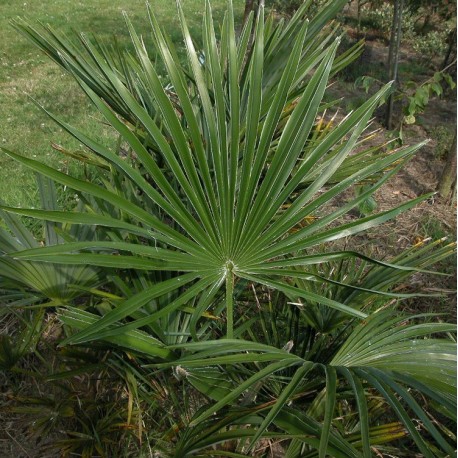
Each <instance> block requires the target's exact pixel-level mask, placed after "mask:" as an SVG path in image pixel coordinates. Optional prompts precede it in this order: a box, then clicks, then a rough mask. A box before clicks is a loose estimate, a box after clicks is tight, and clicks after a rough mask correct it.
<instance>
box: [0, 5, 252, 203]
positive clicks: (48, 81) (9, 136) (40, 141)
mask: <svg viewBox="0 0 458 458" xmlns="http://www.w3.org/2000/svg"><path fill="white" fill-rule="evenodd" d="M152 5H153V9H154V11H155V13H156V14H157V17H158V18H159V20H160V22H161V24H162V25H163V26H164V27H165V29H166V31H167V33H168V34H169V35H170V36H171V37H172V39H173V40H174V41H175V42H178V40H179V37H180V36H181V35H180V31H179V24H178V18H177V14H176V7H175V2H174V1H173V0H155V1H154V2H152ZM225 5H226V1H225V0H212V6H213V9H214V16H215V18H220V17H222V15H223V13H224V10H225ZM243 5H244V2H243V1H242V0H235V1H234V6H235V8H236V10H237V11H238V13H239V16H240V15H241V12H242V9H243ZM203 7H204V0H187V1H185V2H184V9H185V11H186V15H187V18H188V22H189V24H188V25H189V27H190V29H191V32H192V33H193V35H194V36H197V37H199V31H200V28H201V17H202V12H203ZM124 10H125V11H127V13H128V14H129V17H130V18H131V20H132V22H133V23H134V25H135V26H136V29H137V31H138V32H139V33H142V34H144V35H145V36H146V37H148V35H149V24H148V19H147V15H146V7H145V2H144V1H143V0H134V1H132V0H130V1H127V0H82V1H76V2H73V1H72V2H69V1H68V0H53V1H44V0H42V1H35V0H34V1H25V2H24V1H23V0H21V1H19V0H8V1H7V0H0V107H1V109H0V142H1V146H3V147H4V148H8V149H10V150H12V151H15V152H19V153H21V154H24V155H26V156H29V157H35V158H37V159H39V160H40V161H44V162H47V163H53V164H54V165H55V164H59V167H60V168H61V169H63V170H66V169H68V168H70V169H73V170H72V172H74V173H78V169H77V168H79V167H81V166H80V165H79V164H77V163H72V162H71V161H69V160H68V159H67V158H66V157H65V156H62V155H61V154H60V153H56V152H55V151H54V150H53V149H52V147H51V143H57V144H62V145H63V146H65V147H66V148H67V149H70V150H71V149H77V148H78V147H79V145H78V143H77V142H76V141H75V140H73V139H71V138H70V136H68V135H67V134H66V133H64V132H63V131H62V129H60V128H59V127H58V126H57V125H55V124H54V123H53V121H52V120H50V119H49V118H48V117H47V115H46V114H45V113H44V112H43V111H42V110H40V109H39V108H38V107H37V106H36V105H35V104H34V102H33V101H32V99H31V97H33V98H34V99H35V100H36V101H37V102H38V103H39V104H40V105H42V106H43V107H45V108H46V109H48V110H49V111H51V112H53V113H56V114H59V115H60V116H61V118H62V119H64V120H66V121H69V122H70V123H71V124H73V125H75V126H77V127H79V128H80V129H82V130H83V131H84V132H86V133H90V135H91V136H93V137H94V138H95V139H97V140H99V141H102V142H103V143H105V144H108V145H110V144H114V143H115V137H114V135H113V133H112V132H110V130H109V129H107V128H106V127H105V126H104V125H103V123H102V122H101V120H100V118H99V117H97V116H96V114H95V110H93V109H92V106H91V104H90V103H89V101H88V100H87V99H86V97H85V96H84V95H83V94H82V92H81V90H80V89H79V87H78V86H77V84H76V83H75V82H74V81H73V80H72V79H71V78H70V77H69V76H68V75H66V74H65V72H64V71H63V70H62V69H61V68H59V67H58V66H57V65H56V64H54V63H53V62H52V61H51V60H50V59H48V58H47V57H46V56H45V55H43V54H42V53H41V52H40V51H39V50H37V49H36V48H35V47H34V46H33V45H32V44H31V43H29V42H28V41H27V40H26V39H25V38H24V37H22V36H21V35H20V34H19V33H18V32H16V31H15V30H14V29H13V28H12V26H11V25H10V20H11V19H12V18H15V17H17V16H22V17H26V18H27V19H28V20H30V21H31V22H32V23H36V22H37V21H41V22H43V23H49V24H50V25H51V26H52V27H53V28H55V29H57V30H58V31H60V32H64V33H66V34H70V35H71V33H72V29H73V30H75V31H77V32H87V33H91V32H93V33H95V34H96V36H97V37H98V38H101V39H103V40H110V39H112V37H113V36H116V38H117V39H118V40H119V41H120V42H121V43H126V44H127V43H128V33H127V29H126V27H125V24H124V19H123V17H122V11H124ZM0 199H2V200H3V201H5V202H6V203H7V204H9V205H13V206H36V205H37V204H38V195H37V191H36V184H35V176H34V174H33V173H31V172H30V171H29V170H27V169H25V168H23V167H21V166H20V165H19V164H17V163H16V162H14V161H12V160H11V159H9V158H8V157H7V156H6V155H5V154H3V153H0Z"/></svg>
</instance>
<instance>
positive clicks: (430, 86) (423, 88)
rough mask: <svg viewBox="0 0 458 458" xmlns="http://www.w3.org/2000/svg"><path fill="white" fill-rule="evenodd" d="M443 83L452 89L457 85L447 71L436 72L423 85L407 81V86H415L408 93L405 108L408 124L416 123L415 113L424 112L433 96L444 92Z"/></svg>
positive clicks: (438, 95)
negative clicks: (411, 91)
mask: <svg viewBox="0 0 458 458" xmlns="http://www.w3.org/2000/svg"><path fill="white" fill-rule="evenodd" d="M443 84H447V85H448V86H449V87H450V88H451V89H454V88H455V87H456V84H455V82H454V81H453V79H452V77H451V76H450V75H449V74H448V73H446V72H436V73H435V74H434V76H433V77H432V78H431V79H429V80H428V81H425V82H424V83H423V84H421V85H416V84H415V83H414V82H410V84H409V83H407V85H406V86H407V87H411V88H413V93H411V94H410V93H407V94H406V98H407V106H406V107H405V110H404V112H405V118H404V120H405V122H406V123H407V124H414V123H415V115H416V114H418V113H422V112H423V110H424V109H425V108H426V107H427V105H428V103H429V99H430V98H431V97H432V96H437V97H440V96H441V95H442V94H443V92H444V90H443V87H442V85H443Z"/></svg>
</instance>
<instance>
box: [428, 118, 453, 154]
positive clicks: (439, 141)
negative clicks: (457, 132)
mask: <svg viewBox="0 0 458 458" xmlns="http://www.w3.org/2000/svg"><path fill="white" fill-rule="evenodd" d="M428 134H429V135H430V137H431V139H432V140H434V141H435V142H436V145H435V147H434V156H435V157H436V158H437V159H444V158H445V157H446V155H447V152H448V151H449V149H450V148H451V145H452V144H453V136H454V132H453V130H452V129H450V128H449V127H446V126H437V127H433V128H432V129H431V130H430V131H429V132H428Z"/></svg>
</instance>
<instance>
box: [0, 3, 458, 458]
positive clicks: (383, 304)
mask: <svg viewBox="0 0 458 458" xmlns="http://www.w3.org/2000/svg"><path fill="white" fill-rule="evenodd" d="M345 3H346V0H341V1H340V0H339V1H334V0H333V1H330V2H328V3H326V4H325V5H323V6H322V7H321V8H320V9H318V10H317V11H316V12H315V13H314V14H311V12H310V10H309V7H310V3H308V4H307V3H306V4H304V5H303V6H301V8H300V9H299V10H298V12H297V13H296V14H295V15H294V16H293V17H292V19H291V20H290V21H289V22H288V23H285V22H283V21H280V22H276V21H274V19H273V17H269V18H267V19H266V20H265V19H264V11H263V9H262V8H261V10H260V12H259V15H258V17H257V18H254V17H253V15H251V16H250V18H249V20H248V22H247V24H246V26H245V28H244V29H243V30H242V31H241V34H240V36H238V37H237V36H236V33H235V31H236V27H235V21H234V14H233V11H232V4H231V2H229V3H228V12H227V14H226V15H225V18H224V21H223V23H222V26H221V28H220V30H221V34H220V37H219V40H217V38H216V31H215V25H214V22H213V16H212V9H211V7H210V4H209V3H207V4H206V8H205V13H204V18H203V25H202V39H201V43H202V48H201V49H196V46H197V45H196V42H197V41H196V40H194V39H193V38H192V37H191V34H190V32H189V29H188V26H187V22H186V19H185V14H184V12H183V10H182V8H181V5H180V3H178V17H179V19H180V25H181V32H182V35H183V40H184V43H185V47H186V58H185V59H183V60H180V59H179V58H178V52H177V50H176V49H175V47H174V45H173V44H172V42H171V40H170V39H169V38H168V37H167V35H166V34H165V32H164V30H163V29H162V28H161V27H160V26H159V24H158V21H157V19H156V17H155V15H154V13H153V11H152V9H151V8H150V7H148V19H149V21H150V26H151V32H152V37H153V44H152V45H150V44H148V43H145V42H144V41H143V40H142V38H141V36H140V35H138V34H137V32H136V31H135V29H134V27H133V25H132V24H131V22H130V20H129V19H128V18H127V16H126V24H127V29H128V31H129V34H130V36H131V40H132V49H133V52H129V53H128V52H125V51H124V50H123V49H122V48H120V47H119V46H116V44H115V45H114V46H113V47H112V48H108V47H106V46H104V45H101V44H100V43H99V42H97V41H93V40H92V41H91V40H89V39H88V38H87V37H86V36H84V35H83V36H81V39H80V42H79V44H78V45H77V44H74V42H72V41H70V40H67V39H66V38H65V37H63V36H61V35H60V34H58V33H56V32H55V31H54V30H53V29H52V28H50V27H33V26H30V25H28V24H27V23H26V22H24V21H22V20H17V21H15V26H16V28H17V29H19V30H20V31H21V32H22V33H23V34H24V35H26V36H27V37H28V38H29V39H31V40H32V41H33V42H34V43H35V44H36V45H38V46H39V47H40V48H41V49H43V50H45V51H46V53H47V54H48V55H50V56H51V58H53V59H54V60H55V61H56V62H57V63H58V64H59V65H61V66H62V67H63V68H65V69H66V70H67V71H68V72H69V73H70V74H71V75H72V76H73V77H74V78H75V80H76V81H77V82H78V84H79V85H80V86H81V89H82V90H83V91H84V93H85V94H86V95H87V96H88V98H89V100H90V101H91V102H92V103H93V104H94V106H95V107H96V109H97V110H98V111H99V113H100V114H101V115H103V117H104V118H105V120H106V123H107V124H109V125H110V126H111V128H112V129H113V130H114V131H116V132H117V135H118V136H119V142H118V146H117V147H116V148H113V149H110V148H108V147H107V146H106V145H104V144H101V143H100V142H98V141H97V140H95V139H93V138H91V137H90V136H88V135H87V134H85V133H84V132H82V131H80V130H79V129H76V128H74V127H72V126H71V125H70V124H69V123H67V122H66V121H65V120H62V119H60V118H59V117H58V116H56V115H54V114H50V116H51V117H52V118H53V119H54V120H55V121H56V122H57V123H58V125H59V126H60V127H61V128H62V129H65V130H66V131H67V132H68V133H69V134H71V135H72V136H73V137H74V138H75V139H76V140H77V141H78V142H80V143H81V144H83V145H85V147H86V148H87V151H88V153H83V154H81V153H79V152H78V154H75V153H74V152H73V153H72V154H73V155H74V156H77V157H78V158H79V159H80V160H81V161H82V162H83V163H88V162H90V163H91V164H93V165H94V166H96V167H98V168H99V169H100V176H99V177H98V179H96V180H85V179H84V178H82V177H80V176H77V177H75V176H72V175H70V174H68V173H63V172H62V171H59V170H56V168H54V167H50V166H48V165H45V164H43V163H41V162H39V161H36V160H34V159H31V158H27V157H24V156H21V155H19V154H17V153H14V152H12V151H10V150H8V149H6V148H3V151H4V152H5V153H6V154H7V155H8V156H9V157H11V158H13V159H15V160H17V161H18V162H19V163H21V164H23V165H24V166H26V167H28V168H30V170H33V171H35V172H37V173H38V174H40V175H42V176H44V177H46V179H42V182H41V183H42V184H41V188H42V194H43V197H44V199H43V208H42V209H23V208H12V207H7V206H3V207H2V212H3V213H2V215H3V216H4V218H5V220H6V221H7V222H8V223H9V226H10V227H11V231H12V232H13V233H14V234H15V236H16V237H18V238H19V237H22V239H23V241H22V242H21V239H20V241H19V242H21V243H19V242H17V241H15V239H14V237H13V236H12V235H11V234H9V233H8V232H7V231H5V232H4V240H5V242H4V245H5V246H6V248H7V249H4V254H5V257H4V259H6V260H7V261H8V263H9V264H8V265H11V268H12V269H19V268H22V266H24V265H26V266H27V268H32V267H33V268H35V269H45V268H46V269H48V268H49V269H50V272H51V274H52V275H51V278H53V279H54V278H59V277H58V275H65V277H66V283H65V284H66V285H67V286H68V288H69V291H66V295H64V294H60V295H56V294H54V293H53V294H52V295H51V294H50V293H49V291H48V289H45V288H40V287H39V286H40V284H41V283H44V281H45V280H44V278H43V276H38V277H37V278H35V283H34V284H33V285H32V286H33V288H31V285H29V284H27V287H28V288H31V289H32V291H33V293H34V294H37V295H38V294H39V299H37V303H39V305H42V304H44V305H46V304H47V302H46V301H47V300H49V299H50V300H51V301H52V302H51V305H53V306H58V316H59V319H60V321H61V323H62V325H63V330H64V333H65V338H63V339H59V346H60V347H64V348H65V349H66V350H67V351H75V350H74V348H77V349H81V351H83V352H84V351H86V350H84V349H85V348H90V349H91V350H90V351H88V353H91V354H92V352H96V350H97V349H100V350H101V351H103V350H105V351H106V352H107V353H106V356H105V357H104V360H103V363H100V362H99V361H98V360H97V362H96V363H91V362H89V361H88V358H82V359H83V361H82V364H81V365H79V367H78V368H76V369H71V368H70V367H69V366H70V365H68V364H67V367H63V368H62V371H61V372H60V373H57V374H56V373H54V374H53V375H52V376H51V377H50V379H51V380H60V379H67V378H68V380H69V382H68V383H70V384H71V383H72V381H73V377H74V376H75V375H80V374H81V372H80V371H83V373H84V371H85V366H86V371H87V372H90V370H97V371H103V372H105V371H107V372H108V371H115V372H116V373H117V374H118V376H119V378H121V379H122V380H123V381H124V386H127V387H128V390H129V394H128V398H129V402H128V408H127V417H128V418H129V420H128V421H127V425H130V424H131V421H130V420H131V419H132V418H133V417H134V409H133V407H132V406H133V405H134V404H135V405H136V406H137V407H138V411H141V410H142V409H141V407H143V406H145V405H146V406H147V409H148V408H149V409H150V410H152V411H153V413H152V414H151V418H150V419H149V421H148V422H147V423H148V425H149V426H150V428H151V430H150V431H148V432H147V433H146V436H147V438H146V443H147V446H148V447H149V448H150V450H149V453H150V454H152V453H158V454H159V453H160V454H162V455H163V456H171V457H177V458H178V457H180V458H181V457H185V456H218V457H220V456H247V455H248V456H249V455H250V454H253V453H257V452H256V449H257V447H259V444H260V441H264V440H269V439H271V438H277V439H279V440H284V441H285V442H284V449H285V453H286V456H288V457H299V456H301V457H312V456H319V457H320V458H321V457H324V456H326V455H330V456H335V457H357V456H361V455H363V456H370V454H371V447H374V446H375V447H377V449H381V450H383V448H384V447H385V446H387V444H389V446H391V447H396V446H397V442H396V441H397V440H398V439H400V438H403V437H406V436H408V437H409V440H410V441H412V442H411V444H409V446H410V447H412V443H414V444H415V447H416V448H417V449H418V450H419V451H420V452H421V453H422V454H423V455H424V456H427V457H429V456H434V454H435V452H436V451H438V452H439V453H441V454H452V453H453V445H452V440H450V438H449V437H448V435H447V432H446V431H445V430H444V429H443V428H441V426H438V425H437V424H436V423H435V422H434V421H432V420H431V419H430V416H429V412H433V413H435V412H436V411H437V410H440V411H441V413H442V414H443V415H444V416H445V418H447V419H448V418H450V421H454V415H455V410H456V402H455V399H454V392H455V390H456V379H455V365H454V364H453V361H454V360H455V356H456V354H455V349H456V348H455V344H454V342H453V341H452V340H451V338H450V337H449V336H450V335H451V334H450V333H451V332H453V331H454V329H455V326H454V325H451V324H447V323H435V322H433V320H432V317H430V316H424V315H419V316H413V317H409V316H405V315H403V314H399V313H397V311H396V305H397V304H398V301H399V300H401V299H405V298H410V297H413V296H414V295H413V294H411V293H407V292H405V291H404V290H403V289H402V287H401V285H402V284H403V282H404V281H406V279H408V278H409V276H411V275H412V274H413V273H415V272H423V273H428V270H427V269H428V268H430V266H431V265H432V264H434V263H435V262H437V261H440V260H441V259H443V258H446V257H448V256H450V255H451V254H452V253H453V252H454V250H455V246H454V245H453V244H450V245H446V244H443V243H440V242H437V243H432V244H431V245H428V246H425V247H413V248H411V249H410V250H408V251H406V252H404V253H401V254H400V255H399V256H397V257H396V258H395V259H394V260H391V261H390V262H387V261H385V260H384V261H380V260H377V259H372V258H370V257H368V256H366V255H365V254H361V253H356V252H354V251H350V250H341V249H338V248H336V246H335V245H333V244H331V242H337V241H343V240H345V239H346V238H347V237H349V236H353V235H356V234H359V233H361V232H363V231H365V230H367V229H369V228H371V227H375V226H377V225H380V224H382V223H384V222H385V221H387V220H389V219H391V218H394V217H395V216H396V215H398V214H399V213H401V212H402V211H406V210H408V209H410V208H412V207H413V206H414V205H415V204H416V203H418V202H421V201H422V200H423V199H425V198H427V197H429V196H423V197H420V198H417V199H415V200H413V201H411V202H407V203H404V204H402V205H400V206H399V207H397V208H394V209H391V210H386V211H383V212H380V213H371V214H370V215H368V216H365V217H362V218H357V219H354V218H349V219H346V220H345V219H343V218H342V217H344V216H350V212H351V211H352V210H353V209H355V208H357V207H358V206H360V205H363V204H364V203H365V202H367V200H368V199H370V196H372V195H373V193H374V192H375V191H376V190H378V189H379V188H380V187H381V186H382V185H383V184H384V183H385V182H386V181H387V180H388V179H389V178H390V177H392V176H393V175H394V174H395V173H396V172H397V171H398V170H399V169H400V168H401V167H402V166H403V164H404V163H405V162H406V161H407V160H408V159H409V158H411V157H412V155H413V154H414V153H415V151H417V150H418V148H419V147H421V145H414V146H409V147H404V148H400V149H397V150H393V151H387V152H385V151H383V145H381V146H377V147H367V146H365V145H364V141H365V140H367V137H368V135H367V134H366V130H367V129H368V126H369V125H370V119H371V117H372V115H373V112H374V110H375V109H376V108H377V106H378V105H379V104H380V103H382V102H383V100H384V97H385V96H386V95H387V93H388V92H389V90H390V88H389V86H384V87H383V88H381V90H380V91H378V92H377V93H376V94H374V95H373V96H372V97H370V98H368V99H367V100H365V101H364V103H362V104H361V106H359V107H356V108H355V110H354V111H353V112H352V113H350V114H349V115H348V116H346V117H345V118H344V119H343V120H342V121H341V122H339V123H337V124H334V123H333V122H332V121H330V122H327V121H324V119H325V116H326V115H325V110H326V108H329V106H328V104H325V103H324V102H323V97H324V94H325V91H326V88H327V85H328V83H329V81H330V78H331V76H332V75H333V74H335V73H336V72H337V71H339V70H340V69H341V68H343V67H344V66H345V65H347V64H348V63H349V62H351V61H352V60H353V59H354V58H355V57H356V56H357V55H358V52H359V50H360V46H359V45H358V46H356V47H355V48H352V49H350V50H349V51H348V52H346V53H343V54H342V55H340V56H339V57H337V58H336V51H337V47H338V45H339V40H338V39H337V40H336V39H335V38H334V36H333V34H332V31H333V30H332V28H330V27H329V26H328V25H327V24H328V23H329V21H330V20H331V19H332V18H333V17H334V16H335V14H337V12H338V11H339V10H340V9H341V8H342V7H343V5H344V4H345ZM306 19H307V20H306ZM250 37H253V40H252V43H251V42H250ZM161 68H163V69H164V74H161V75H159V74H158V69H161ZM52 181H55V182H57V183H60V184H61V185H62V186H65V187H68V188H69V189H72V190H73V191H72V192H74V193H76V194H77V196H78V199H79V203H78V206H77V207H76V208H75V209H74V210H73V211H68V210H66V211H61V210H59V209H58V208H56V206H55V204H54V202H55V200H54V199H52V198H49V196H52V195H53V187H52V185H51V184H50V183H51V182H52ZM355 187H357V188H358V189H359V191H358V192H357V193H354V192H352V191H353V190H354V188H355ZM336 198H339V199H340V202H339V205H338V206H337V207H334V208H332V207H331V206H330V204H332V203H334V202H335V199H336ZM15 215H21V216H25V217H31V218H35V219H39V220H43V221H45V225H44V226H45V231H46V232H45V234H46V237H45V243H44V244H43V245H44V246H38V244H37V243H36V241H35V240H32V239H31V237H30V236H29V234H28V233H27V232H24V230H23V227H22V226H21V225H20V224H19V223H18V217H17V216H15ZM2 234H3V233H2ZM8 237H9V238H8ZM25 241H27V243H25ZM0 275H4V274H3V273H2V272H1V271H0ZM39 275H41V274H39ZM5 277H6V275H5ZM2 278H3V277H2ZM6 278H7V280H8V281H11V280H13V279H12V275H10V276H9V277H6ZM23 283H24V281H22V282H20V281H18V280H17V279H16V282H14V283H13V284H12V285H11V286H10V287H11V289H12V290H13V291H14V292H15V293H16V294H18V293H19V292H21V291H22V290H23ZM77 293H81V295H79V294H77ZM48 305H49V304H48ZM435 336H436V337H435ZM73 346H76V347H73ZM5 348H6V350H7V352H6V353H8V348H9V347H8V345H6V346H5ZM76 351H80V350H76ZM96 356H97V353H96ZM6 360H8V358H6ZM94 364H95V365H96V368H94ZM88 366H89V367H88ZM109 373H110V374H111V372H109ZM163 385H166V386H165V387H163V388H162V390H167V394H166V395H164V394H163V392H161V390H160V389H159V388H158V387H159V386H163ZM73 388H74V387H72V390H71V393H73V392H74V390H73ZM412 390H413V391H415V392H417V393H419V394H420V395H419V396H418V398H417V397H414V396H413V395H412ZM193 395H194V396H193ZM191 396H193V397H191ZM72 401H73V398H72V396H71V395H69V396H68V397H67V398H64V399H61V398H49V397H48V398H46V399H44V400H41V401H37V402H38V403H43V402H44V403H45V404H46V405H50V406H51V410H53V409H54V410H56V411H58V412H59V413H62V415H61V416H63V417H65V415H66V412H70V411H72V412H76V409H77V406H75V405H74V403H73V402H72ZM30 402H32V403H33V402H35V400H33V399H32V400H31V401H30ZM167 403H168V404H167ZM40 405H41V404H40ZM85 405H86V407H85V410H84V411H82V412H79V413H78V416H77V418H78V419H79V420H78V421H79V423H80V424H79V425H78V427H77V428H75V429H68V430H67V436H68V437H67V438H66V439H64V440H62V441H59V444H60V446H61V448H62V450H63V451H64V452H67V453H81V454H82V455H83V456H84V454H86V455H87V456H92V455H93V454H94V453H98V454H100V455H104V454H105V455H107V456H115V452H114V448H113V443H114V444H117V445H118V443H119V442H120V441H121V444H123V445H124V444H126V445H124V446H125V447H126V449H127V448H128V441H126V442H122V440H123V438H124V436H123V435H122V433H121V431H120V427H119V425H120V422H121V419H122V418H124V416H125V410H122V409H121V410H118V409H117V406H118V404H117V403H115V404H112V405H111V407H110V405H109V403H108V407H107V408H105V404H104V403H101V405H102V407H101V408H98V407H97V406H96V405H94V404H91V402H90V401H89V400H88V401H87V403H86V404H85ZM164 405H165V406H167V407H164ZM438 406H440V407H438ZM115 407H116V408H115ZM164 411H165V412H166V413H167V415H163V412H164ZM41 413H44V414H45V418H44V421H43V423H42V424H43V425H44V426H45V427H46V428H48V425H49V421H48V420H49V419H50V415H49V414H48V410H46V412H41ZM84 413H85V414H86V419H85V420H84V421H83V420H82V416H83V414H84ZM158 416H159V417H160V418H162V420H157V417H158ZM51 417H52V416H51ZM143 418H144V417H142V416H141V415H140V414H139V417H138V419H137V420H138V424H142V421H143ZM51 419H54V418H51ZM416 421H419V422H421V424H422V427H423V428H424V431H426V433H425V434H424V435H423V434H420V433H419V432H418V430H417V427H416V426H417V425H416ZM123 424H124V423H121V425H123ZM53 427H54V426H53ZM121 429H122V428H121ZM127 429H128V430H129V431H130V429H129V428H127ZM136 438H137V439H138V440H139V442H141V440H142V438H143V432H142V431H139V432H138V434H136ZM118 447H119V445H118ZM400 447H402V444H401V446H400ZM141 448H142V447H141V445H140V446H139V445H138V444H137V451H138V449H141ZM126 454H127V452H126Z"/></svg>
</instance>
